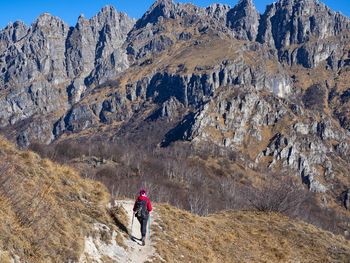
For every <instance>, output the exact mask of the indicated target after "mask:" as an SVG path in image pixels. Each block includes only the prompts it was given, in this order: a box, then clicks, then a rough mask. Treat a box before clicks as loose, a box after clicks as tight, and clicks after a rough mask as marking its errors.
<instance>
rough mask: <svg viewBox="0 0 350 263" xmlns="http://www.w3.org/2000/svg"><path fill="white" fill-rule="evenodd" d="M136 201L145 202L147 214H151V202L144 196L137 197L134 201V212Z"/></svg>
mask: <svg viewBox="0 0 350 263" xmlns="http://www.w3.org/2000/svg"><path fill="white" fill-rule="evenodd" d="M138 200H147V210H148V212H151V211H152V206H151V202H150V200H149V199H148V198H147V197H146V196H139V197H138V198H137V199H136V201H135V204H134V209H133V210H134V212H136V203H137V201H138Z"/></svg>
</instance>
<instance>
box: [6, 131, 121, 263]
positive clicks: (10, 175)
mask: <svg viewBox="0 0 350 263" xmlns="http://www.w3.org/2000/svg"><path fill="white" fill-rule="evenodd" d="M0 157H1V158H0V167H2V168H1V170H0V217H1V221H0V251H1V252H3V253H2V255H3V256H2V258H1V262H6V261H4V260H5V258H6V256H9V257H11V258H14V257H15V256H18V257H19V258H20V259H21V260H27V261H28V262H37V263H39V262H68V261H71V262H76V261H77V260H78V259H79V256H80V254H81V253H82V251H83V249H84V237H86V236H88V235H90V234H92V233H91V224H93V223H94V222H100V223H103V224H107V225H110V226H114V225H115V222H114V221H115V220H114V221H113V218H112V217H111V216H110V215H111V214H113V215H114V216H113V217H114V218H117V217H118V214H121V213H120V211H119V212H118V211H111V213H108V211H107V210H106V204H107V203H108V201H109V199H110V195H109V194H108V192H107V191H106V190H105V187H104V186H103V185H102V184H101V183H98V182H94V181H90V180H83V179H82V178H81V177H80V176H79V174H78V173H76V172H75V171H74V170H72V169H71V168H68V167H65V166H61V165H58V164H56V163H53V162H51V161H49V160H48V159H42V158H40V157H39V156H38V155H37V154H35V153H33V152H30V151H18V150H17V149H15V148H14V147H13V146H12V145H11V144H10V143H9V142H8V141H6V140H5V139H4V138H3V137H0ZM4 252H5V253H4Z"/></svg>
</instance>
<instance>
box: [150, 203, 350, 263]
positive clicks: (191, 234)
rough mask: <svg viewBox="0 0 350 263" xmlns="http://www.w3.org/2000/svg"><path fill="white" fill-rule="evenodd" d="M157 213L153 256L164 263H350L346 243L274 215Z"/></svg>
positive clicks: (165, 210)
mask: <svg viewBox="0 0 350 263" xmlns="http://www.w3.org/2000/svg"><path fill="white" fill-rule="evenodd" d="M157 211H158V212H159V213H160V214H161V220H160V226H159V228H158V229H157V230H156V234H155V238H158V239H160V240H161V242H158V244H157V251H158V253H159V255H160V256H161V257H162V258H163V259H164V261H165V262H198V263H199V262H213V263H215V262H217V263H218V262H225V263H226V262H232V263H234V262H239V263H243V262H343V263H344V262H350V242H349V241H346V240H345V239H344V238H343V237H342V236H335V235H333V234H331V233H330V232H325V231H322V230H320V229H318V228H316V227H314V226H312V225H310V224H307V223H304V222H301V221H293V220H291V219H290V218H287V217H285V216H283V215H281V214H278V213H271V212H270V213H266V212H253V211H223V212H220V213H217V214H212V215H209V216H208V217H199V216H197V215H193V214H190V213H188V212H186V211H183V210H178V209H176V208H174V207H171V206H169V205H159V206H157ZM156 262H161V261H159V260H158V261H156Z"/></svg>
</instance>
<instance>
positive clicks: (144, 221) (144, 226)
mask: <svg viewBox="0 0 350 263" xmlns="http://www.w3.org/2000/svg"><path fill="white" fill-rule="evenodd" d="M137 220H139V222H140V225H141V235H142V237H145V236H146V232H147V222H148V216H146V217H138V218H137Z"/></svg>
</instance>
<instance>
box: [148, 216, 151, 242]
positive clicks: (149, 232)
mask: <svg viewBox="0 0 350 263" xmlns="http://www.w3.org/2000/svg"><path fill="white" fill-rule="evenodd" d="M148 240H151V213H150V214H149V219H148Z"/></svg>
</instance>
